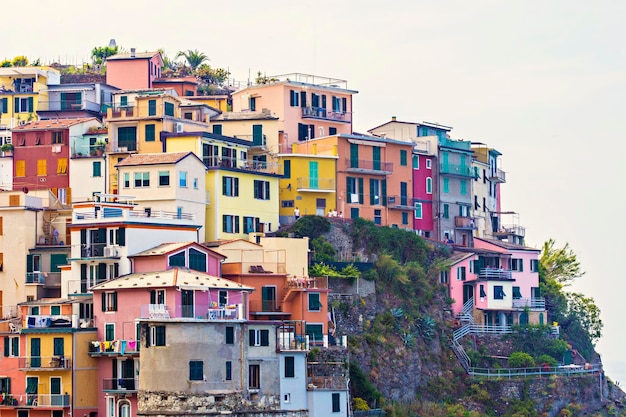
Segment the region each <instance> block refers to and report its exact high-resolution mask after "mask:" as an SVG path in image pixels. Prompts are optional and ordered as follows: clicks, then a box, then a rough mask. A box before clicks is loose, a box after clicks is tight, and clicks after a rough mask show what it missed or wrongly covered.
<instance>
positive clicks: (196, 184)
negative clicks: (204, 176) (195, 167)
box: [193, 178, 198, 190]
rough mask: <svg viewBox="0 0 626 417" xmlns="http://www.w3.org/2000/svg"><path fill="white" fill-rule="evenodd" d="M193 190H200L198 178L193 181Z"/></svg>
mask: <svg viewBox="0 0 626 417" xmlns="http://www.w3.org/2000/svg"><path fill="white" fill-rule="evenodd" d="M193 189H194V190H197V189H198V178H194V179H193Z"/></svg>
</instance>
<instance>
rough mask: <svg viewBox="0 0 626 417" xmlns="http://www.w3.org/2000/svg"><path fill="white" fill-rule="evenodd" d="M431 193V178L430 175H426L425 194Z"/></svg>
mask: <svg viewBox="0 0 626 417" xmlns="http://www.w3.org/2000/svg"><path fill="white" fill-rule="evenodd" d="M432 193H433V179H432V178H431V177H426V194H432Z"/></svg>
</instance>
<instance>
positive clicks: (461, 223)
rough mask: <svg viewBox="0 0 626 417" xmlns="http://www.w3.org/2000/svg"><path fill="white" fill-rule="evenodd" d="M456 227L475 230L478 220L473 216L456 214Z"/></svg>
mask: <svg viewBox="0 0 626 417" xmlns="http://www.w3.org/2000/svg"><path fill="white" fill-rule="evenodd" d="M454 227H455V228H457V229H467V230H475V229H476V222H475V221H474V218H473V217H465V216H456V217H455V218H454Z"/></svg>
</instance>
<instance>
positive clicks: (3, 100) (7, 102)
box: [2, 97, 9, 113]
mask: <svg viewBox="0 0 626 417" xmlns="http://www.w3.org/2000/svg"><path fill="white" fill-rule="evenodd" d="M8 105H9V100H7V98H6V97H5V98H3V99H2V113H8V112H9V109H8V108H7V107H8Z"/></svg>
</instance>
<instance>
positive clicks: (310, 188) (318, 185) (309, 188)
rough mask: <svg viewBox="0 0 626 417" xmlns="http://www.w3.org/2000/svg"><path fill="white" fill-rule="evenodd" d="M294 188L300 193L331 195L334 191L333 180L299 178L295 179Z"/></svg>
mask: <svg viewBox="0 0 626 417" xmlns="http://www.w3.org/2000/svg"><path fill="white" fill-rule="evenodd" d="M296 188H297V190H298V191H302V192H314V193H315V192H317V193H331V192H334V191H335V179H334V178H311V177H299V178H297V179H296Z"/></svg>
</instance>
